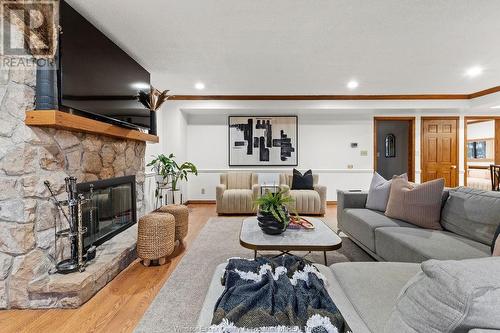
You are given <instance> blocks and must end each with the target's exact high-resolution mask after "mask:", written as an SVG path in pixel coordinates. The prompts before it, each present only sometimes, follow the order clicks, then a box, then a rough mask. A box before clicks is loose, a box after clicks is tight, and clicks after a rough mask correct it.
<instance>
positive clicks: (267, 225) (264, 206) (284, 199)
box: [254, 191, 293, 235]
mask: <svg viewBox="0 0 500 333" xmlns="http://www.w3.org/2000/svg"><path fill="white" fill-rule="evenodd" d="M254 203H255V205H257V206H258V207H259V209H258V212H257V220H258V221H259V227H260V228H261V229H262V231H263V232H264V233H266V234H269V235H279V234H281V233H282V232H283V231H285V230H286V228H287V227H288V224H289V223H290V213H289V212H288V209H287V205H289V204H291V203H293V199H292V197H291V196H289V195H285V194H284V191H279V192H277V193H272V192H269V193H266V194H264V195H263V196H261V197H259V198H257V199H256V200H255V202H254Z"/></svg>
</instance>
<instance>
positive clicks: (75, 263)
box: [44, 177, 96, 274]
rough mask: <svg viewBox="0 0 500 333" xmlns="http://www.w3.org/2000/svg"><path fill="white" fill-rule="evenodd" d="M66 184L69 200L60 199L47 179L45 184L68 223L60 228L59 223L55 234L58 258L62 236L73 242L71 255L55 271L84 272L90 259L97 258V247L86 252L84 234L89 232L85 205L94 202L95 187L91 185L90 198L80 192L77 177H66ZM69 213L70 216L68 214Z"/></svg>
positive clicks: (60, 262) (64, 272)
mask: <svg viewBox="0 0 500 333" xmlns="http://www.w3.org/2000/svg"><path fill="white" fill-rule="evenodd" d="M64 181H65V184H66V193H67V195H68V199H67V200H58V199H57V198H56V195H55V194H54V192H53V191H52V189H51V187H50V183H49V181H45V182H44V184H45V186H46V187H47V189H48V190H49V192H50V196H51V198H52V200H53V201H54V203H55V205H56V207H57V208H58V211H60V212H61V213H62V215H63V216H64V219H65V220H66V221H67V223H68V226H69V227H68V228H64V229H63V228H62V227H61V228H60V229H59V230H58V228H57V223H56V227H55V228H54V229H55V235H54V243H55V253H56V254H55V256H56V258H57V243H58V240H59V239H61V238H68V239H69V240H70V242H71V257H70V258H67V259H63V260H61V261H59V262H58V263H57V264H56V266H55V270H54V272H55V273H61V274H67V273H72V272H76V271H80V272H83V271H84V270H85V266H86V264H87V262H88V261H90V260H92V259H94V258H95V252H96V247H95V246H93V245H92V246H90V247H89V249H88V250H87V251H86V252H85V253H84V250H85V248H84V241H83V238H84V235H85V233H86V232H87V227H85V226H84V223H83V219H82V213H83V208H84V206H85V205H88V204H91V203H92V198H93V187H92V186H91V187H90V195H89V197H88V198H85V196H84V195H83V194H82V193H78V191H77V187H76V178H75V177H66V178H65V179H64ZM64 206H67V207H68V214H66V212H65V210H64V209H63V207H64ZM93 209H94V207H90V214H89V217H90V224H89V225H91V226H92V225H93V221H92V220H93V214H92V210H93ZM68 215H69V216H68Z"/></svg>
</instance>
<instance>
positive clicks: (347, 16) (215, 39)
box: [68, 0, 500, 94]
mask: <svg viewBox="0 0 500 333" xmlns="http://www.w3.org/2000/svg"><path fill="white" fill-rule="evenodd" d="M68 2H69V3H70V4H71V5H72V6H74V7H75V8H76V9H77V10H78V11H80V12H81V13H82V14H83V15H84V16H86V17H87V18H88V19H89V20H90V21H92V22H93V23H94V24H95V25H96V26H98V27H99V28H100V29H101V30H102V31H104V32H105V33H106V34H107V35H108V36H109V37H110V38H111V39H113V40H114V41H115V42H116V43H117V44H119V45H120V46H121V47H123V48H124V49H125V50H126V51H127V52H129V53H130V54H131V55H133V56H134V57H135V58H136V59H137V60H138V61H139V62H140V63H141V64H142V65H143V66H144V67H146V68H147V69H148V70H149V71H150V72H151V73H152V74H153V78H154V80H155V81H156V82H162V84H165V86H161V87H158V88H160V89H171V90H172V92H173V93H175V94H424V93H471V92H476V91H479V90H482V89H486V88H490V87H493V86H497V85H500V42H499V36H500V0H481V1H478V0H419V1H416V0H377V1H375V0H330V1H327V0H314V1H312V0H311V1H306V0H177V1H174V0H147V1H144V0H143V1H137V0H120V1H111V0H69V1H68ZM118 4H119V5H118ZM473 65H481V66H483V67H484V73H483V75H481V76H480V77H477V78H474V79H470V78H467V77H465V76H464V71H465V70H466V69H467V68H468V67H470V66H473ZM351 79H356V80H358V81H359V83H360V86H359V88H358V89H356V90H354V91H350V90H348V89H347V88H346V83H347V82H348V81H349V80H351ZM198 81H201V82H204V83H205V85H206V89H205V90H203V91H199V90H196V89H195V88H194V84H195V83H196V82H198Z"/></svg>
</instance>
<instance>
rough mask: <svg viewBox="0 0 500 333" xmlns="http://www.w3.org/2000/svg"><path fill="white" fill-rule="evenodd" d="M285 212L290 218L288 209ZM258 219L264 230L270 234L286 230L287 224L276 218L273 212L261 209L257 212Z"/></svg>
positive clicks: (277, 233)
mask: <svg viewBox="0 0 500 333" xmlns="http://www.w3.org/2000/svg"><path fill="white" fill-rule="evenodd" d="M285 212H286V216H287V217H288V218H290V215H289V214H288V211H287V210H286V209H285ZM257 221H259V227H260V228H261V229H262V231H263V232H264V233H265V234H268V235H279V234H281V233H283V232H284V231H285V230H286V225H285V224H283V223H281V222H279V221H278V220H276V219H275V218H274V216H273V215H272V214H267V213H262V212H261V211H259V212H258V213H257Z"/></svg>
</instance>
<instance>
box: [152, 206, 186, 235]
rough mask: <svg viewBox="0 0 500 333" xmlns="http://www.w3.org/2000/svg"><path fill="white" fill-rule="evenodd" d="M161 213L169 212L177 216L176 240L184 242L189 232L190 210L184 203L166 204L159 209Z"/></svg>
mask: <svg viewBox="0 0 500 333" xmlns="http://www.w3.org/2000/svg"><path fill="white" fill-rule="evenodd" d="M158 211H159V212H161V213H169V214H172V215H173V216H174V217H175V240H178V241H180V242H182V240H183V239H184V238H185V237H186V236H187V233H188V227H189V226H188V221H189V210H188V208H187V206H184V205H166V206H161V207H160V208H159V209H158Z"/></svg>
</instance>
